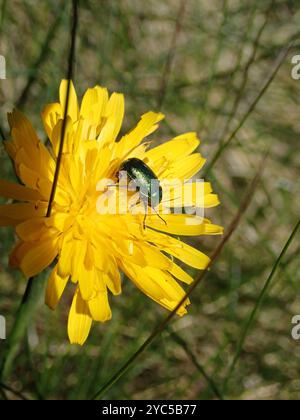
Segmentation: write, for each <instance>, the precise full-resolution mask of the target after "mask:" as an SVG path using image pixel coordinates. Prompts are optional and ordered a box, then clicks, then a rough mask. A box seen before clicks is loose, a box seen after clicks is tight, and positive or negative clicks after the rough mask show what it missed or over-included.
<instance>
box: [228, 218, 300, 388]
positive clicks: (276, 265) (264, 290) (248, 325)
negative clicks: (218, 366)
mask: <svg viewBox="0 0 300 420" xmlns="http://www.w3.org/2000/svg"><path fill="white" fill-rule="evenodd" d="M299 227H300V219H299V220H298V222H297V224H296V226H295V227H294V229H293V230H292V233H291V234H290V236H289V238H288V240H287V242H286V243H285V245H284V246H283V248H282V251H281V252H280V254H279V256H278V258H277V259H276V261H275V263H274V265H273V267H272V270H271V272H270V274H269V276H268V278H267V280H266V282H265V284H264V287H263V288H262V290H261V292H260V294H259V296H258V298H257V301H256V304H255V306H254V308H253V310H252V311H251V313H250V315H249V317H248V319H247V322H246V324H245V327H244V329H243V331H242V334H241V338H240V340H239V342H238V344H237V349H236V353H235V355H234V357H233V360H232V362H231V364H230V366H229V370H228V373H227V375H226V378H225V381H224V383H223V393H226V389H227V385H228V381H229V379H230V378H231V376H232V373H233V371H234V368H235V366H236V363H237V362H238V360H239V358H240V355H241V353H242V350H243V347H244V344H245V340H246V338H247V335H248V333H249V331H250V329H251V326H252V324H253V322H254V319H255V316H256V314H257V312H258V310H259V309H260V307H261V304H262V302H263V300H264V298H265V295H266V293H267V290H268V288H269V286H270V283H271V282H272V280H273V278H274V276H275V274H276V272H277V269H278V268H279V266H280V265H281V261H282V259H283V258H284V256H285V254H286V253H287V250H288V249H289V246H290V245H291V243H292V242H293V239H294V238H295V236H296V233H297V232H298V230H299Z"/></svg>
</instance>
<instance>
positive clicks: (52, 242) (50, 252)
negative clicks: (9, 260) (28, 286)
mask: <svg viewBox="0 0 300 420" xmlns="http://www.w3.org/2000/svg"><path fill="white" fill-rule="evenodd" d="M57 253H58V247H57V239H49V240H45V241H41V242H32V243H31V246H30V248H29V250H28V251H27V252H26V253H25V255H24V256H23V257H22V260H21V261H20V268H21V270H22V272H23V273H24V275H25V276H26V277H28V278H29V277H32V276H35V275H37V274H39V273H40V272H41V271H43V270H44V269H45V268H47V267H48V266H49V265H50V264H51V263H52V262H53V260H54V259H55V257H56V255H57Z"/></svg>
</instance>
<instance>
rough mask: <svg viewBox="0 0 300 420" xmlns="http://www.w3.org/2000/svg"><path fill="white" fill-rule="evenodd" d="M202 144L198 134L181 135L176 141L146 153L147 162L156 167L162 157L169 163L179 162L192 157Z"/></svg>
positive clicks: (168, 142) (173, 140)
mask: <svg viewBox="0 0 300 420" xmlns="http://www.w3.org/2000/svg"><path fill="white" fill-rule="evenodd" d="M199 144H200V140H199V139H198V137H197V134H196V133H194V132H191V133H185V134H181V135H180V136H177V137H175V138H174V139H172V140H170V141H167V142H165V143H163V144H160V145H159V146H156V147H154V148H153V149H151V150H148V151H147V152H146V160H148V161H149V162H152V163H153V164H154V165H155V163H156V162H157V161H159V160H160V159H161V158H162V157H164V158H165V159H167V160H169V161H173V160H178V157H180V158H183V157H185V156H188V155H190V154H191V153H192V152H193V151H194V150H195V149H196V148H197V147H198V146H199Z"/></svg>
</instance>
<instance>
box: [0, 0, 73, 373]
mask: <svg viewBox="0 0 300 420" xmlns="http://www.w3.org/2000/svg"><path fill="white" fill-rule="evenodd" d="M72 5H73V14H72V23H71V25H72V27H71V48H70V53H69V59H68V72H67V80H68V86H67V94H66V106H65V109H64V116H63V123H62V130H61V133H60V134H61V135H60V145H59V152H58V156H57V162H56V168H55V174H54V179H53V183H52V189H51V193H50V198H49V202H48V208H47V213H46V217H50V216H51V210H52V203H53V200H54V198H55V192H56V187H57V182H58V176H59V170H60V165H61V159H62V152H63V146H64V138H65V130H66V121H67V115H68V107H69V97H70V86H71V80H72V77H73V67H74V59H75V41H76V30H77V26H78V1H77V0H73V1H72ZM40 285H41V282H40V281H38V280H37V279H34V278H30V279H29V280H28V283H27V287H26V290H25V293H24V295H23V299H22V302H21V304H20V306H19V309H18V312H17V315H16V319H15V322H14V325H13V328H12V331H11V333H10V335H9V338H8V339H7V341H6V347H5V350H4V356H3V358H2V361H1V365H0V379H2V378H5V377H7V376H8V374H9V373H10V371H11V367H12V364H13V361H14V359H15V357H16V355H17V352H18V349H19V345H20V342H21V340H22V338H23V337H24V334H25V331H26V328H27V325H28V322H29V320H30V319H31V317H32V315H33V313H34V311H35V308H36V306H37V301H38V295H37V292H36V290H40ZM42 290H44V288H43V289H42ZM40 293H41V292H40Z"/></svg>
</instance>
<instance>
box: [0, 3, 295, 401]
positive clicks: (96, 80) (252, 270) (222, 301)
mask: <svg viewBox="0 0 300 420" xmlns="http://www.w3.org/2000/svg"><path fill="white" fill-rule="evenodd" d="M299 6H300V5H299V2H296V1H288V0H282V1H280V0H277V1H272V2H270V1H267V0H263V1H259V0H253V1H251V2H245V1H241V0H228V1H226V0H222V1H221V0H211V1H209V2H204V1H200V0H187V1H185V2H184V1H180V0H176V1H175V0H165V1H163V2H162V1H159V0H149V1H148V2H141V1H138V0H110V1H106V0H102V1H101V0H98V1H96V0H94V1H92V0H87V1H81V4H80V13H79V28H78V44H77V51H76V66H75V77H74V79H75V85H76V88H77V91H78V93H79V94H80V95H81V94H82V93H83V92H84V91H85V89H87V88H88V87H90V86H93V85H95V84H101V85H103V86H107V87H108V88H109V90H110V91H114V90H116V91H120V92H123V93H125V95H126V118H125V122H124V130H126V129H129V128H130V127H132V126H133V125H134V124H135V122H136V121H137V119H138V118H139V116H140V115H141V114H143V113H144V112H146V111H147V110H154V111H155V110H159V109H161V110H162V112H164V113H165V115H166V120H165V121H163V123H162V124H161V128H160V130H159V131H157V132H156V133H155V135H154V136H152V140H153V142H154V144H158V143H160V142H162V141H164V140H166V139H169V138H171V137H172V136H174V135H177V134H180V133H183V132H185V131H194V130H196V131H197V132H198V133H199V135H200V138H201V140H202V145H201V152H202V153H203V154H204V155H205V156H206V157H207V159H208V162H210V161H211V159H212V158H213V156H214V155H215V153H216V151H217V150H218V148H219V147H220V144H222V143H221V142H222V141H224V140H225V139H226V138H228V136H229V135H230V133H232V132H233V130H234V129H235V127H236V126H237V125H238V124H239V122H241V121H242V118H243V115H245V113H247V110H248V109H249V106H250V105H251V103H252V102H253V100H254V99H255V98H256V97H258V96H259V97H260V96H261V97H260V99H259V101H258V103H257V105H256V106H255V108H254V110H253V112H251V113H250V114H249V116H248V118H247V119H246V121H245V122H244V124H243V125H242V127H241V129H240V130H239V131H238V133H237V135H236V136H235V137H234V138H233V139H232V141H231V142H230V145H229V146H228V147H227V148H226V149H225V150H224V153H222V155H221V156H220V158H219V160H218V161H217V162H216V163H215V164H214V165H213V168H212V170H211V171H209V173H208V174H207V179H209V180H210V181H211V182H212V183H213V186H214V189H215V191H216V192H217V193H218V194H219V196H220V199H221V205H220V206H219V207H218V208H215V209H212V210H211V211H209V212H208V213H209V216H210V217H211V218H212V220H213V221H214V222H215V223H217V224H221V225H223V226H224V227H225V229H226V227H228V226H229V224H230V222H231V220H232V218H233V216H234V215H235V214H236V212H237V211H238V208H239V206H240V204H241V201H242V197H243V194H244V193H245V191H246V189H247V186H248V185H249V183H250V182H251V179H252V178H253V176H254V175H255V173H256V171H257V168H258V165H259V162H260V160H261V159H262V156H263V154H264V153H265V150H267V149H268V148H270V155H269V157H268V160H267V162H266V164H265V170H264V173H263V176H262V179H261V182H260V184H259V186H258V188H257V189H256V191H255V194H254V197H253V199H252V202H251V205H250V207H249V209H248V211H247V213H246V214H245V215H243V217H242V220H241V222H240V225H239V227H238V229H237V230H236V232H235V233H234V235H233V236H232V238H231V239H230V241H229V242H228V243H227V244H226V247H225V248H224V250H223V252H222V254H221V256H220V257H219V258H218V260H217V261H216V264H215V266H214V268H213V269H212V270H211V271H210V273H209V274H208V276H206V278H205V280H204V281H203V282H202V283H201V284H200V285H199V287H198V288H197V289H196V290H195V291H194V293H193V295H192V305H191V306H190V310H189V314H188V315H187V316H185V317H184V318H182V319H179V318H175V319H174V320H173V322H172V324H171V326H170V327H169V328H168V329H167V330H165V331H164V332H163V333H162V334H161V335H160V336H159V338H158V339H157V340H156V341H155V342H154V343H153V344H152V345H151V347H150V348H148V349H147V350H146V351H145V352H144V353H143V354H142V355H141V356H140V357H139V359H137V360H136V361H135V363H134V365H133V367H132V368H131V369H130V371H129V372H127V373H126V374H125V375H124V376H123V377H122V378H121V379H120V380H119V381H118V382H117V383H116V384H115V385H114V386H113V387H112V388H111V389H110V390H109V391H108V392H107V393H106V394H105V398H109V399H114V398H115V399H176V398H177V399H213V398H216V395H215V392H214V391H213V389H212V387H211V386H210V384H209V382H208V381H207V380H206V379H205V377H204V376H203V371H202V370H203V369H204V370H205V372H206V375H207V376H209V378H210V379H211V380H213V381H214V383H215V384H216V386H217V387H218V388H219V390H220V392H222V384H223V383H224V380H226V378H227V377H228V369H229V366H230V363H231V361H232V358H233V356H234V354H235V352H236V348H237V343H238V340H239V339H240V337H241V333H242V330H243V325H244V323H245V322H246V321H247V319H248V317H249V314H250V312H251V310H252V309H253V308H254V306H255V305H256V303H257V299H258V296H259V293H260V291H261V289H262V287H263V286H264V284H265V281H266V279H267V277H268V275H269V273H270V271H271V269H272V267H273V265H274V263H275V261H276V258H277V257H278V255H279V254H280V251H281V249H282V247H283V245H284V243H285V242H286V240H287V238H288V237H289V235H290V233H291V231H292V229H293V227H294V225H295V223H296V222H297V218H298V217H299V214H300V201H299V179H300V147H299V145H300V118H299V113H300V112H299V111H300V80H298V81H297V80H294V79H293V78H292V76H291V70H292V64H291V59H292V57H293V56H294V55H295V54H300V42H297V39H298V31H299V24H300V7H299ZM0 13H1V17H0V54H2V55H4V56H5V58H6V62H7V79H6V80H0V103H1V113H0V123H1V127H2V130H3V131H4V133H5V135H8V126H7V122H6V112H7V111H9V110H11V109H12V108H13V107H14V106H17V107H18V108H20V109H21V110H23V111H24V112H25V113H26V115H27V116H28V117H29V118H30V119H31V121H32V122H33V124H34V125H35V127H36V129H37V130H38V131H39V134H40V136H41V137H42V138H45V134H44V133H43V131H42V124H41V119H40V112H41V110H42V108H43V106H44V104H45V103H48V102H52V101H55V100H56V99H57V95H58V86H59V83H60V80H61V79H62V78H64V77H65V74H66V66H67V63H66V59H67V53H68V49H69V32H70V31H69V17H70V2H67V1H60V2H59V1H54V0H53V1H47V0H44V1H39V2H37V1H33V0H31V1H29V0H28V1H17V0H11V1H1V2H0ZM292 40H295V43H294V46H293V47H292V48H291V50H290V51H289V53H288V54H287V57H286V58H285V60H284V62H283V64H282V66H281V67H280V69H279V71H278V73H277V75H276V76H275V78H274V80H273V81H272V83H271V85H270V86H269V88H268V89H267V91H266V92H261V90H262V87H263V84H264V82H265V80H267V79H268V78H270V76H271V74H272V72H273V70H274V66H275V64H274V63H275V61H276V58H277V57H278V54H279V52H280V50H281V49H282V48H285V47H286V46H287V45H288V44H289V43H290V41H292ZM260 92H261V95H260ZM0 147H1V149H0V177H1V178H4V179H14V175H13V171H12V167H11V164H10V161H9V159H8V157H7V156H6V154H5V153H4V149H3V147H2V145H1V146H0ZM3 202H4V200H2V201H1V203H3ZM219 241H220V238H218V237H212V238H209V237H203V238H202V237H201V238H199V239H196V240H194V241H193V244H194V245H196V246H197V247H199V248H200V249H201V250H202V251H204V252H206V253H208V254H211V253H212V251H213V250H214V249H215V247H216V246H217V244H218V243H219ZM13 243H14V236H13V231H12V230H11V229H3V228H1V231H0V290H1V292H0V314H2V315H5V316H6V318H7V331H8V335H9V331H10V329H11V327H12V325H13V322H14V319H15V314H16V310H17V308H18V305H19V303H20V300H21V298H22V295H23V293H24V290H25V286H26V283H25V280H24V278H23V277H22V276H21V274H20V273H17V272H13V271H11V270H10V269H9V268H8V254H9V251H10V249H11V248H12V246H13ZM299 251H300V241H299V234H298V235H297V236H296V238H295V240H294V241H293V243H292V245H291V247H290V248H289V250H288V253H287V255H286V257H285V258H284V259H283V260H282V263H281V265H280V267H279V270H278V272H277V274H276V276H275V277H274V278H273V279H272V283H271V285H270V288H269V289H268V290H267V293H266V295H265V299H264V301H263V305H262V306H261V308H260V310H259V312H258V315H257V317H256V319H255V322H254V324H253V327H252V328H251V330H250V332H249V334H248V335H247V337H246V341H245V345H244V347H243V351H242V353H241V355H240V357H239V359H238V361H237V365H236V367H235V369H234V371H233V373H232V375H231V378H230V379H229V381H228V386H227V389H226V390H225V391H224V396H225V397H226V398H237V399H253V398H255V399H274V398H276V399H298V398H300V377H299V374H300V341H295V340H293V339H292V337H291V328H292V324H291V319H292V316H293V315H295V314H300V276H299V270H300V259H299ZM194 274H195V275H196V273H194ZM43 277H44V276H42V278H39V279H36V281H38V282H39V283H40V284H41V289H42V288H43V284H44V280H43ZM70 298H71V294H70V293H69V294H68V293H66V296H65V297H64V299H63V300H62V301H61V303H60V305H59V307H58V309H57V310H56V312H54V313H53V312H51V311H50V310H49V309H48V308H47V307H45V306H44V305H43V295H42V293H41V297H40V303H39V305H38V306H37V308H36V309H35V310H34V313H33V314H32V316H31V320H30V323H29V327H28V331H27V334H26V337H25V339H24V340H22V341H21V342H20V350H19V352H18V356H17V358H16V361H15V363H14V365H13V368H12V371H11V372H10V375H9V377H8V378H6V384H7V385H9V386H11V387H12V388H14V389H15V390H18V391H21V392H22V393H23V394H24V395H25V396H27V397H28V398H45V399H53V398H58V399H81V398H83V399H85V398H90V397H91V396H92V395H93V394H94V393H95V392H96V391H97V390H98V389H99V388H100V387H101V385H103V383H105V381H106V380H107V379H109V378H110V377H111V375H112V373H114V372H115V371H116V370H117V368H118V367H120V366H121V365H122V364H123V363H124V361H125V360H126V359H127V358H128V356H129V355H131V354H132V353H133V352H134V351H135V350H136V349H137V348H138V347H139V346H140V345H141V344H142V343H143V341H144V340H145V339H146V338H147V336H148V335H149V334H150V333H151V331H152V330H153V328H154V327H155V325H157V323H158V322H159V321H160V320H162V319H163V318H164V317H165V316H166V315H167V313H166V312H165V311H164V309H162V308H160V307H158V306H157V305H156V304H155V303H153V302H152V301H150V300H149V299H148V298H146V297H145V296H144V295H142V294H141V293H140V292H139V291H138V290H137V289H136V288H134V286H133V285H131V283H130V282H129V281H128V280H125V281H124V283H123V294H122V295H121V296H117V297H112V298H111V299H110V302H111V306H112V310H113V319H112V320H111V321H110V322H109V323H107V324H105V325H99V324H94V326H93V329H92V333H91V335H90V337H89V339H88V340H87V342H86V344H85V346H84V347H82V348H79V347H76V346H71V345H69V343H68V340H67V334H66V323H67V314H68V308H69V304H70ZM174 332H175V334H176V335H175V336H174ZM4 345H5V341H0V346H1V347H0V351H1V350H2V349H3V347H4ZM6 397H8V398H17V397H16V396H15V395H14V394H12V393H10V392H6ZM0 398H4V394H3V393H2V394H0Z"/></svg>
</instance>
